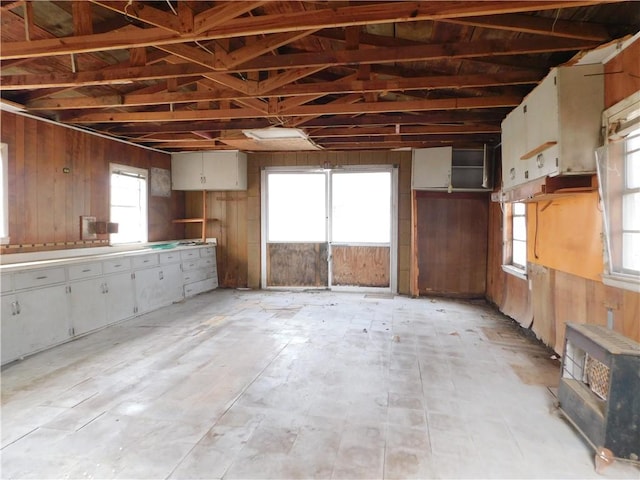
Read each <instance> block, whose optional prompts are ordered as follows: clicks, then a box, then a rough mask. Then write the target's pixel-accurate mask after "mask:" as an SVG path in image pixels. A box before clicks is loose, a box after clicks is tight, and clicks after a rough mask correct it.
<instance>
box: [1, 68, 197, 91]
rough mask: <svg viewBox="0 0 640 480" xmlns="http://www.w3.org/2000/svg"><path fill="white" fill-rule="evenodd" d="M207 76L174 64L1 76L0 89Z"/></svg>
mask: <svg viewBox="0 0 640 480" xmlns="http://www.w3.org/2000/svg"><path fill="white" fill-rule="evenodd" d="M207 73H210V70H209V69H208V68H207V67H203V66H202V65H197V64H192V63H180V64H177V65H147V66H144V67H128V68H120V69H113V70H111V69H103V70H101V71H97V72H77V73H71V72H62V73H51V74H41V75H3V76H2V77H0V78H1V79H2V83H1V84H0V90H1V91H6V90H29V89H34V90H39V89H43V88H59V87H83V86H89V85H117V84H123V83H133V82H134V81H139V80H152V79H161V78H172V77H188V76H193V75H204V74H207Z"/></svg>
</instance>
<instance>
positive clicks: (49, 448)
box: [0, 290, 640, 479]
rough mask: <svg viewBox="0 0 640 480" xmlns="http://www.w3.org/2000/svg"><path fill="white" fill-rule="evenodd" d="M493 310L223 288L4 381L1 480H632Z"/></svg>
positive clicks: (39, 361) (43, 356) (552, 374)
mask: <svg viewBox="0 0 640 480" xmlns="http://www.w3.org/2000/svg"><path fill="white" fill-rule="evenodd" d="M549 356H550V354H549V352H548V351H547V350H545V349H544V348H542V347H541V346H540V345H539V344H537V343H536V342H535V341H533V340H531V339H530V338H528V337H525V336H522V335H521V334H520V333H519V331H518V328H517V327H515V326H514V324H513V322H511V321H510V320H508V319H507V318H505V317H503V316H502V315H500V314H498V313H496V312H495V311H494V310H493V309H491V308H490V307H488V306H486V305H484V304H479V303H470V302H464V301H453V300H444V299H427V298H421V299H410V298H406V297H395V298H390V297H388V296H384V295H382V296H380V295H364V294H354V293H330V292H296V293H285V292H251V291H242V292H240V291H231V290H226V291H225V290H218V291H215V292H211V293H208V294H204V295H200V296H198V297H195V298H193V299H190V300H187V301H185V302H182V303H180V304H175V305H172V306H170V307H168V308H165V309H162V310H159V311H156V312H153V313H151V314H147V315H145V316H142V317H139V318H136V319H133V320H130V321H127V322H124V323H121V324H119V325H117V326H114V327H110V328H107V329H104V330H102V331H100V332H97V333H95V334H92V335H89V336H86V337H84V338H81V339H78V340H76V341H74V342H71V343H68V344H65V345H62V346H60V347H57V348H54V349H51V350H48V351H46V352H43V353H40V354H37V355H34V356H32V357H30V358H27V359H25V360H23V361H21V362H18V363H16V364H13V365H10V366H8V367H7V368H4V369H3V371H2V450H1V451H0V454H1V455H2V462H1V465H2V477H3V478H225V479H239V478H243V479H244V478H283V479H284V478H292V479H293V478H296V479H299V478H336V479H338V478H344V479H349V478H367V479H376V478H403V479H404V478H603V477H604V478H635V479H638V478H639V477H640V470H638V469H637V468H636V467H634V466H632V465H629V464H625V463H621V462H616V463H614V464H613V465H612V466H610V467H609V468H608V469H607V470H605V472H604V475H603V476H599V475H597V474H596V473H595V471H594V468H593V452H592V451H591V449H590V448H589V447H588V446H587V445H585V443H584V442H583V440H582V439H581V438H580V437H579V435H578V434H577V433H576V432H575V431H574V430H573V429H572V428H571V427H570V426H568V424H567V423H566V421H565V420H563V419H562V418H560V417H559V416H558V415H557V412H554V411H553V401H554V399H553V396H552V394H551V393H550V391H549V388H548V387H550V386H551V387H552V386H554V385H555V383H557V378H558V369H559V366H558V362H557V361H553V360H551V359H550V358H549Z"/></svg>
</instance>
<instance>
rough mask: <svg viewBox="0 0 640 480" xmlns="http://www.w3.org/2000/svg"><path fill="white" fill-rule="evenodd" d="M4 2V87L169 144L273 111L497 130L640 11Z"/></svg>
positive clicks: (377, 129)
mask: <svg viewBox="0 0 640 480" xmlns="http://www.w3.org/2000/svg"><path fill="white" fill-rule="evenodd" d="M0 6H1V7H2V8H1V11H2V25H3V28H2V31H1V32H0V35H1V36H2V43H1V45H0V47H1V48H0V59H1V62H2V63H1V64H0V67H1V68H2V72H1V73H2V75H1V78H0V96H2V99H3V100H4V101H6V102H8V103H10V104H11V105H13V106H14V107H20V106H21V105H23V106H24V108H25V110H26V111H28V112H30V113H31V114H33V115H39V116H43V117H45V118H48V119H53V120H56V121H60V122H63V123H69V124H74V125H80V126H83V125H86V126H87V128H90V129H91V130H93V131H98V132H102V133H104V134H105V135H113V136H115V137H118V138H126V139H129V140H130V141H133V142H137V143H140V144H142V145H151V144H152V145H154V146H155V147H157V148H158V147H159V148H164V149H165V150H167V151H175V150H176V149H177V148H184V149H196V150H202V149H206V148H212V149H224V148H251V145H252V142H250V141H247V140H246V139H245V138H244V135H243V134H242V130H244V129H248V128H264V127H268V126H274V125H276V126H278V125H280V126H295V127H298V128H301V129H303V130H304V131H305V132H306V133H307V134H308V135H309V136H310V137H311V138H312V139H313V140H314V141H315V142H316V143H317V144H318V146H319V147H320V148H322V149H325V150H351V149H368V148H371V149H382V148H386V149H395V148H412V147H413V148H419V147H425V146H438V145H456V146H476V147H477V146H478V145H481V144H483V143H489V144H492V145H496V144H498V143H499V138H500V135H499V133H500V131H499V129H500V123H501V121H502V119H504V117H505V115H506V114H507V113H508V112H509V111H510V110H511V109H512V108H513V107H514V106H515V105H517V104H518V103H520V101H521V100H522V99H523V98H524V96H525V95H526V94H527V93H528V92H529V91H530V90H531V89H532V88H533V87H534V86H535V85H536V84H537V83H538V82H539V81H540V80H541V79H542V78H544V76H545V75H546V73H547V72H548V71H549V69H551V68H553V67H554V66H556V65H559V64H562V63H564V62H567V61H570V60H571V59H572V57H575V58H578V57H580V56H581V53H582V52H584V51H586V50H590V49H593V48H596V47H598V46H600V45H602V44H605V43H607V42H610V41H612V40H616V37H610V35H612V34H614V33H615V34H616V35H618V38H619V37H620V36H621V35H628V34H634V33H636V32H637V29H638V27H637V25H640V9H638V8H637V4H636V3H635V2H633V1H608V0H602V1H601V0H584V1H560V0H551V1H547V0H531V1H516V0H500V1H439V2H408V1H382V2H305V1H295V2H292V1H276V0H270V1H226V0H221V1H216V2H193V1H189V0H172V1H171V2H166V1H165V2H161V1H144V0H136V1H129V0H126V1H120V0H114V1H107V0H91V2H82V1H74V2H70V3H65V2H57V1H47V0H40V1H26V0H25V1H18V2H2V4H0ZM276 150H281V148H277V149H276Z"/></svg>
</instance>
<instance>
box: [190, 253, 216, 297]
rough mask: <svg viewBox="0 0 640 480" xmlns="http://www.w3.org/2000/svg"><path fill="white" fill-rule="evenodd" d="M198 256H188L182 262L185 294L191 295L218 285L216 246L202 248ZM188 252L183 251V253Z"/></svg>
mask: <svg viewBox="0 0 640 480" xmlns="http://www.w3.org/2000/svg"><path fill="white" fill-rule="evenodd" d="M193 252H196V253H198V256H197V257H193V256H188V257H187V256H186V255H185V258H184V260H183V262H182V275H183V281H184V296H185V297H191V296H193V295H197V294H198V293H202V292H206V291H209V290H213V289H214V288H217V287H218V268H217V264H216V249H215V247H204V248H200V249H199V252H198V251H196V250H193ZM184 253H186V252H183V254H184Z"/></svg>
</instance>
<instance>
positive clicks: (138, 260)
mask: <svg viewBox="0 0 640 480" xmlns="http://www.w3.org/2000/svg"><path fill="white" fill-rule="evenodd" d="M132 263H133V268H141V267H151V266H153V265H158V255H156V254H155V253H153V254H150V255H137V256H135V257H133V259H132Z"/></svg>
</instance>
